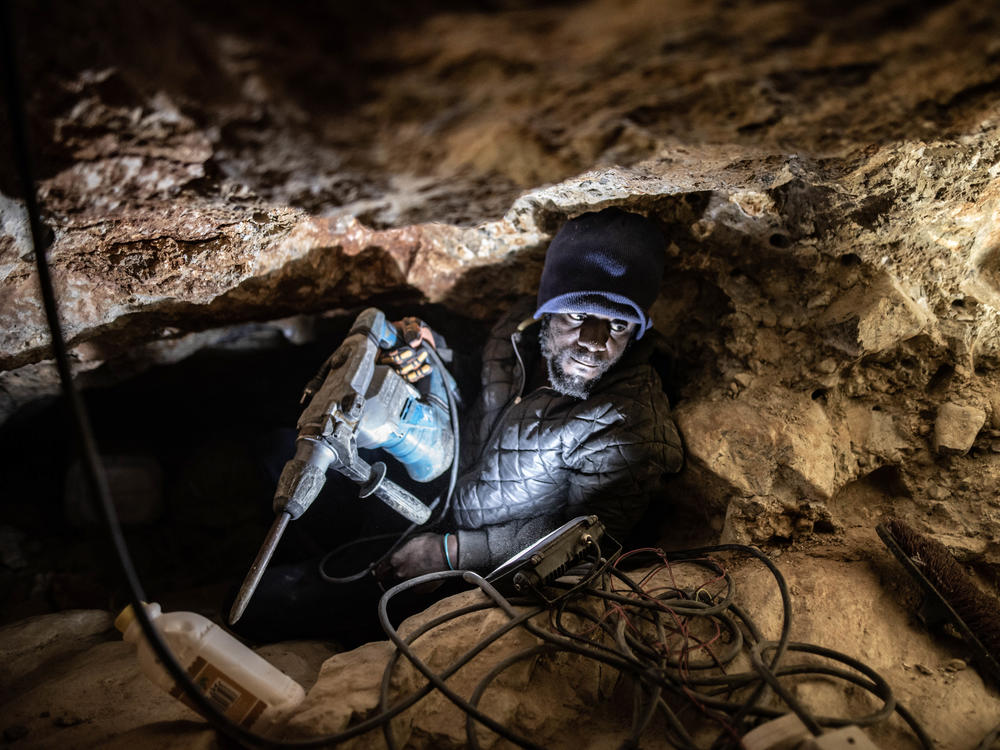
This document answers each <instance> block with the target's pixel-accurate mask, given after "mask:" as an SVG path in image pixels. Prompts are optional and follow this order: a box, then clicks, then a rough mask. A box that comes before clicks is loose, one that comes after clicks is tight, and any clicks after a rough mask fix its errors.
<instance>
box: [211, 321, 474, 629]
mask: <svg viewBox="0 0 1000 750" xmlns="http://www.w3.org/2000/svg"><path fill="white" fill-rule="evenodd" d="M400 343H402V342H400V341H399V336H398V333H397V331H396V328H395V327H394V326H393V325H392V324H391V323H390V322H388V321H387V320H386V317H385V314H384V313H383V312H382V311H380V310H377V309H375V308H373V307H370V308H368V309H367V310H365V311H363V312H362V313H361V314H360V315H359V316H358V317H357V319H356V320H355V321H354V324H353V326H352V327H351V330H350V332H349V333H348V334H347V337H346V338H345V339H344V342H343V343H342V344H341V345H340V346H339V347H338V348H337V349H336V351H334V353H333V354H332V355H330V357H329V358H328V359H327V360H326V361H325V362H324V363H323V366H322V367H321V368H320V370H319V372H318V373H317V374H316V376H315V377H313V378H312V380H310V381H309V383H308V384H307V385H306V387H305V390H304V391H303V394H302V401H301V403H303V404H305V408H304V410H303V412H302V415H301V416H300V417H299V421H298V424H297V428H298V437H297V438H296V440H295V445H296V448H295V455H294V456H293V457H292V458H291V459H289V461H288V462H287V463H286V464H285V466H284V468H283V469H282V471H281V476H280V477H279V478H278V486H277V489H276V491H275V493H274V502H273V508H274V512H275V514H276V516H275V519H274V523H273V524H272V526H271V529H270V531H269V532H268V534H267V536H266V537H265V539H264V542H263V544H262V545H261V547H260V551H259V552H258V553H257V557H256V559H255V560H254V561H253V564H252V565H251V566H250V572H249V573H247V576H246V579H245V580H244V581H243V585H242V586H241V587H240V591H239V594H238V595H237V597H236V601H235V602H234V603H233V607H232V610H231V611H230V613H229V623H230V624H233V623H235V622H236V621H237V620H239V619H240V617H241V616H242V614H243V611H244V610H245V609H246V606H247V603H248V602H249V601H250V597H251V596H252V595H253V592H254V590H255V589H256V588H257V584H258V583H260V579H261V576H263V574H264V570H265V568H266V567H267V564H268V562H269V561H270V559H271V556H272V555H273V554H274V550H275V548H276V547H277V545H278V542H279V540H280V539H281V536H282V534H283V533H284V531H285V528H286V527H287V526H288V522H289V521H292V520H294V519H297V518H299V517H300V516H301V515H302V514H303V513H305V512H306V510H308V509H309V506H310V505H312V503H313V501H314V500H315V499H316V497H317V496H318V495H319V493H320V491H321V490H322V489H323V485H324V484H325V482H326V472H327V471H328V470H330V469H335V470H337V471H339V472H340V473H341V474H343V475H344V476H346V477H347V478H348V479H350V480H351V481H353V482H355V483H356V484H357V485H358V488H359V496H360V497H361V498H367V497H370V496H372V495H374V496H375V497H377V498H379V499H380V500H382V502H384V503H385V504H386V505H388V506H389V507H390V508H392V509H393V510H395V511H396V512H397V513H399V514H400V515H402V516H404V517H405V518H407V519H408V520H410V521H411V522H412V523H414V524H416V525H420V524H423V523H426V522H427V520H428V518H429V517H430V515H431V509H430V508H428V507H427V506H426V505H424V504H423V503H422V502H420V501H419V500H418V499H417V498H416V497H414V496H413V494H411V493H410V492H409V491H407V490H406V489H404V488H403V487H400V486H399V485H398V484H396V483H395V482H393V481H392V480H390V479H388V478H386V466H385V464H384V463H382V462H381V461H376V462H375V463H372V464H369V463H368V462H367V461H365V460H364V459H363V458H361V457H360V456H359V455H358V448H381V449H382V450H384V451H386V452H387V453H389V454H390V455H391V456H393V457H394V458H395V459H396V460H398V461H399V462H400V463H401V464H403V466H404V468H405V469H406V471H407V473H408V474H409V475H410V477H411V478H412V479H414V480H416V481H419V482H429V481H431V480H432V479H435V478H437V477H438V476H440V475H441V474H443V473H444V471H445V470H446V469H448V467H449V466H451V465H452V464H453V462H454V459H455V431H454V427H453V426H454V424H455V422H454V402H453V399H452V398H451V394H453V393H454V392H455V382H454V380H453V379H452V377H451V375H450V373H448V371H447V370H445V368H444V366H443V364H442V363H441V362H440V359H439V358H438V357H437V354H436V352H435V351H434V350H433V348H432V347H429V348H428V354H429V355H430V356H431V357H432V359H435V360H436V364H437V367H435V368H434V369H433V370H432V371H431V374H430V375H429V376H427V379H428V380H429V384H428V385H429V393H428V394H426V395H424V396H421V394H420V392H419V391H418V390H417V389H416V388H415V387H414V386H413V385H411V384H410V383H408V382H407V381H406V380H405V379H404V378H403V377H401V376H400V375H399V374H398V373H397V372H396V371H395V370H394V369H393V368H392V367H390V366H388V365H380V364H377V360H378V354H379V350H380V349H392V348H394V347H396V346H399V344H400ZM449 412H451V414H449Z"/></svg>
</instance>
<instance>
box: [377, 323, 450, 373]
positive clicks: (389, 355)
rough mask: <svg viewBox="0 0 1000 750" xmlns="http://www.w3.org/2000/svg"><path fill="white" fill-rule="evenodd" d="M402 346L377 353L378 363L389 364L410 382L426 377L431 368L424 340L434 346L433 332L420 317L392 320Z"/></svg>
mask: <svg viewBox="0 0 1000 750" xmlns="http://www.w3.org/2000/svg"><path fill="white" fill-rule="evenodd" d="M393 325H394V326H395V327H396V330H398V331H399V336H400V338H401V339H402V340H403V341H404V345H403V346H398V347H396V348H395V349H390V350H389V351H386V352H381V353H380V354H379V360H378V361H379V364H387V365H391V366H392V368H393V369H394V370H395V371H396V372H398V373H399V374H400V375H402V376H403V377H404V378H406V380H408V381H409V382H411V383H416V382H417V381H418V380H420V379H422V378H425V377H427V376H428V375H430V374H431V370H432V369H433V368H432V367H431V365H430V363H429V362H428V361H427V350H426V349H425V348H423V343H424V342H425V341H426V342H427V343H428V344H430V345H431V346H432V347H435V348H436V345H435V343H434V334H433V333H431V329H430V327H429V326H428V325H427V324H426V323H424V322H423V321H422V320H421V319H420V318H414V317H409V318H403V319H402V320H397V321H395V322H393Z"/></svg>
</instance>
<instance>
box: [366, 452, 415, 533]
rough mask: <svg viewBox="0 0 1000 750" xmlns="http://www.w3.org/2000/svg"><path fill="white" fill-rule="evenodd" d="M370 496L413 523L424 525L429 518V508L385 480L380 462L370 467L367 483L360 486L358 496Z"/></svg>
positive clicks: (393, 483)
mask: <svg viewBox="0 0 1000 750" xmlns="http://www.w3.org/2000/svg"><path fill="white" fill-rule="evenodd" d="M371 495H375V497H377V498H378V499H379V500H381V501H382V502H383V503H385V504H386V505H388V506H389V507H390V508H392V509H393V510H394V511H396V512H397V513H399V515H401V516H403V517H404V518H407V519H408V520H410V521H412V522H413V523H416V524H422V523H426V521H427V519H428V518H430V517H431V509H430V508H428V507H427V506H426V505H424V504H423V503H422V502H420V501H419V500H417V498H416V497H414V496H413V494H412V493H410V492H408V491H407V490H405V489H403V488H402V487H400V486H399V485H398V484H396V483H395V482H393V481H392V480H391V479H386V476H385V464H384V463H382V462H381V461H376V462H375V463H373V464H372V465H371V473H370V474H369V477H368V481H367V482H365V483H364V484H362V485H361V492H360V493H359V496H360V497H369V496H371Z"/></svg>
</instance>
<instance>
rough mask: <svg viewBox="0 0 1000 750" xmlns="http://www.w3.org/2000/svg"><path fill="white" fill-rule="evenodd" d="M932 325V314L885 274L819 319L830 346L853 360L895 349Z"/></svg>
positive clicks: (853, 290)
mask: <svg viewBox="0 0 1000 750" xmlns="http://www.w3.org/2000/svg"><path fill="white" fill-rule="evenodd" d="M929 323H930V315H929V314H928V312H927V311H926V310H923V309H921V308H920V306H919V305H917V304H916V303H915V302H914V301H913V300H912V299H911V298H910V297H909V296H908V295H907V294H906V293H905V292H904V291H903V290H902V288H901V287H900V284H899V282H898V281H897V280H896V279H894V278H893V277H892V276H890V275H889V274H885V273H882V274H879V275H878V276H877V277H875V278H874V279H873V280H872V281H871V282H870V283H865V284H858V285H856V286H854V287H852V288H851V289H849V290H848V291H847V292H845V293H844V294H843V295H841V296H840V297H839V298H837V299H836V300H835V301H834V302H833V303H832V304H831V305H829V306H828V307H827V308H826V309H825V310H824V312H823V315H822V316H821V317H820V319H819V325H820V327H821V328H822V329H824V330H825V331H826V332H827V336H828V340H829V342H830V344H831V345H832V346H835V347H837V348H839V349H842V350H843V351H844V352H845V353H846V354H848V355H850V356H852V357H857V356H863V355H865V354H870V353H874V352H881V351H885V350H887V349H891V348H892V347H893V346H895V345H896V344H897V343H899V342H900V341H905V340H906V339H908V338H912V337H913V336H916V335H917V334H919V333H921V332H922V331H923V330H924V329H925V328H926V327H927V326H928V325H929Z"/></svg>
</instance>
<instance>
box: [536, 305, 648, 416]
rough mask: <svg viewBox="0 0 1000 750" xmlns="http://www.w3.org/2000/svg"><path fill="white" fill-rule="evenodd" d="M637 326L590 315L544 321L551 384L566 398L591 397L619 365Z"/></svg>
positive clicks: (544, 349)
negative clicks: (602, 376) (618, 362)
mask: <svg viewBox="0 0 1000 750" xmlns="http://www.w3.org/2000/svg"><path fill="white" fill-rule="evenodd" d="M635 328H636V324H635V323H628V322H626V321H624V320H617V319H614V318H605V317H603V316H601V315H592V314H590V313H559V314H556V315H546V316H545V317H544V318H543V319H542V330H541V337H540V338H541V345H542V356H543V357H545V364H546V366H547V367H548V370H549V382H550V383H551V384H552V387H553V388H555V389H556V390H557V391H558V392H559V393H561V394H563V395H564V396H574V397H576V398H587V396H589V395H590V389H591V388H593V387H594V384H595V383H596V382H597V381H598V380H599V379H600V377H601V375H603V374H604V373H606V372H607V371H608V369H610V367H611V366H612V365H613V364H614V363H615V362H617V361H618V360H619V359H620V358H621V356H622V354H624V352H625V349H626V348H628V343H629V341H630V340H631V338H632V334H633V332H634V331H635Z"/></svg>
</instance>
